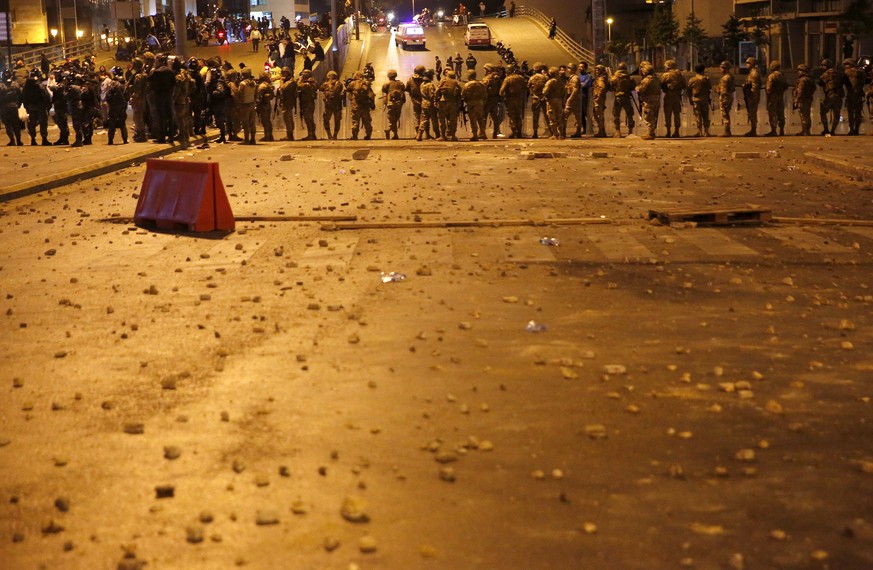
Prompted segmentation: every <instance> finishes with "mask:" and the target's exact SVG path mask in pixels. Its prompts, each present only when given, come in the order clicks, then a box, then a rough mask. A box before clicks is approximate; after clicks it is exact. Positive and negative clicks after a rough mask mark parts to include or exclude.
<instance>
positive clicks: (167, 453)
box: [164, 445, 182, 460]
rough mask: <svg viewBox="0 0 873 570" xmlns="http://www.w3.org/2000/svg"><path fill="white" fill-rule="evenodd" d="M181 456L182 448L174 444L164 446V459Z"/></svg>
mask: <svg viewBox="0 0 873 570" xmlns="http://www.w3.org/2000/svg"><path fill="white" fill-rule="evenodd" d="M181 456H182V450H181V449H180V448H178V447H176V446H175V445H168V446H166V447H164V459H169V460H173V459H179V457H181Z"/></svg>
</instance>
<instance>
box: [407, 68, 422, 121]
mask: <svg viewBox="0 0 873 570" xmlns="http://www.w3.org/2000/svg"><path fill="white" fill-rule="evenodd" d="M424 81H425V70H424V66H423V65H417V66H415V69H414V70H413V72H412V77H410V78H409V79H407V80H406V92H407V93H409V100H410V101H412V116H413V117H414V118H413V126H414V127H415V132H416V133H417V132H418V128H419V125H421V104H422V101H421V86H422V85H423V84H424Z"/></svg>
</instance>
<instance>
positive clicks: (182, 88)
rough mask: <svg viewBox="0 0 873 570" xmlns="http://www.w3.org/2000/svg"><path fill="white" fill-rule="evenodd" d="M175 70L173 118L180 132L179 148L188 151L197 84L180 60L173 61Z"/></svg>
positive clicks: (192, 128)
mask: <svg viewBox="0 0 873 570" xmlns="http://www.w3.org/2000/svg"><path fill="white" fill-rule="evenodd" d="M173 70H174V71H175V72H176V83H175V85H174V86H173V117H174V119H175V120H176V128H177V129H178V130H179V146H181V147H182V148H183V149H186V148H188V146H189V145H190V135H191V132H192V131H193V130H194V123H193V118H192V116H191V94H192V93H194V89H195V88H196V87H197V84H196V83H194V79H192V78H191V75H190V74H189V73H188V70H187V69H185V68H184V67H182V62H181V61H179V60H178V59H176V60H174V61H173Z"/></svg>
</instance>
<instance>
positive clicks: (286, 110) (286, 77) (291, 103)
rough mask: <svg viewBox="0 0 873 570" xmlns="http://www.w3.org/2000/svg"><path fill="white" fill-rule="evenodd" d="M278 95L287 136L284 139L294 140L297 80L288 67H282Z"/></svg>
mask: <svg viewBox="0 0 873 570" xmlns="http://www.w3.org/2000/svg"><path fill="white" fill-rule="evenodd" d="M277 96H278V103H279V111H280V112H281V113H282V122H283V123H284V124H285V138H284V139H282V140H286V141H293V140H294V111H296V110H297V81H295V80H294V74H293V73H291V69H290V68H288V67H283V68H282V74H281V82H280V84H279V89H278V93H277Z"/></svg>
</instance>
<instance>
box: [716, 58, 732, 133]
mask: <svg viewBox="0 0 873 570" xmlns="http://www.w3.org/2000/svg"><path fill="white" fill-rule="evenodd" d="M720 67H721V79H719V80H718V106H719V109H721V124H722V126H723V127H724V133H723V134H722V135H721V136H723V137H729V136H731V108H732V107H733V106H734V91H736V84H735V83H734V74H733V72H731V63H730V62H729V61H723V62H721V66H720Z"/></svg>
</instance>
